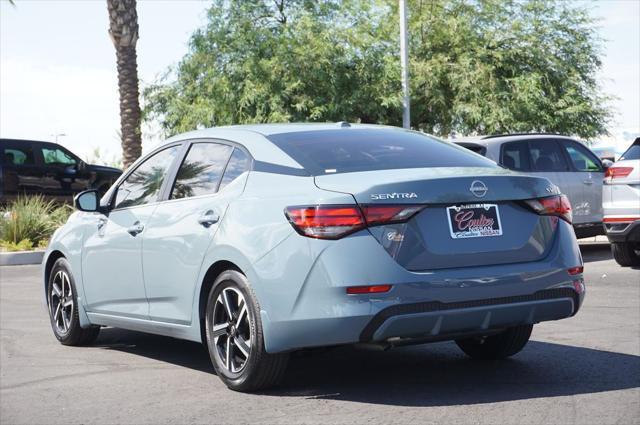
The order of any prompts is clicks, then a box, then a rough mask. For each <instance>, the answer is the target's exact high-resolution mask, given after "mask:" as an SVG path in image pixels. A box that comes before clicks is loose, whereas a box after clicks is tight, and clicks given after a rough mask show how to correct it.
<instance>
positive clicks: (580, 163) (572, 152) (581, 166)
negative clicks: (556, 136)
mask: <svg viewBox="0 0 640 425" xmlns="http://www.w3.org/2000/svg"><path fill="white" fill-rule="evenodd" d="M560 143H561V144H562V146H563V147H564V149H565V151H566V152H567V155H569V158H570V159H571V162H572V163H573V167H574V168H575V169H576V170H577V171H593V172H599V171H602V166H601V165H600V161H599V160H598V158H596V156H595V155H593V154H592V153H591V152H589V150H588V149H587V148H585V147H584V146H581V145H580V144H579V143H575V142H560Z"/></svg>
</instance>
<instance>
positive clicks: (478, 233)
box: [446, 203, 503, 239]
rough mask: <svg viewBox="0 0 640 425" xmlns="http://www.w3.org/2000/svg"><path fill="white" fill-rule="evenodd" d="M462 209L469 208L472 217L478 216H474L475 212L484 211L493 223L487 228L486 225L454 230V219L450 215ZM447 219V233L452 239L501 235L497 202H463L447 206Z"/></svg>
mask: <svg viewBox="0 0 640 425" xmlns="http://www.w3.org/2000/svg"><path fill="white" fill-rule="evenodd" d="M463 210H469V211H473V212H474V216H473V217H472V218H479V216H476V213H478V212H480V214H482V213H483V212H486V213H487V214H488V215H489V217H487V218H489V219H495V221H494V223H493V224H492V225H491V228H490V229H487V228H486V226H485V228H484V229H476V230H471V231H461V230H459V227H458V226H456V227H457V228H458V230H454V220H453V219H452V216H453V215H454V214H457V213H459V212H460V211H463ZM493 212H495V217H494V216H493ZM446 213H447V220H448V222H449V235H450V236H451V238H452V239H472V238H488V237H496V236H502V235H503V231H502V222H501V221H500V208H499V206H498V204H488V203H480V204H465V205H452V206H450V207H447V209H446ZM452 213H453V214H452Z"/></svg>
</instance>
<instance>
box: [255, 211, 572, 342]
mask: <svg viewBox="0 0 640 425" xmlns="http://www.w3.org/2000/svg"><path fill="white" fill-rule="evenodd" d="M301 240H303V241H304V243H308V244H309V246H308V247H307V248H306V252H309V254H310V255H309V258H305V256H304V253H305V250H304V249H302V248H301V247H300V246H299V245H298V242H299V241H301ZM316 246H318V247H319V249H318V251H319V252H314V251H315V247H316ZM287 252H290V253H289V254H287ZM271 255H274V256H278V257H279V258H283V257H284V258H291V259H292V261H291V262H290V263H289V264H290V265H289V266H288V267H287V273H286V277H284V278H283V277H282V275H280V274H279V273H274V270H273V269H269V268H267V267H266V266H268V265H269V264H274V261H275V259H272V258H271ZM294 258H295V261H294V260H293V259H294ZM264 264H265V271H266V272H269V273H270V274H266V273H265V274H262V273H258V279H260V278H261V277H263V276H266V277H265V278H263V279H264V280H262V283H263V284H262V285H255V286H254V287H255V289H256V293H257V295H258V299H259V300H260V301H261V308H262V310H261V318H262V323H263V329H264V332H265V347H266V349H267V351H268V352H272V353H273V352H281V351H288V350H295V349H299V348H306V347H317V346H330V345H341V344H352V343H358V342H373V341H375V342H378V341H386V340H388V339H390V338H405V337H406V338H414V337H415V338H421V339H427V340H428V339H433V340H436V339H437V340H447V339H455V338H457V337H459V335H460V334H462V333H464V334H471V335H473V334H486V333H489V332H490V331H492V330H499V329H503V328H506V327H510V326H516V325H519V324H531V323H538V322H542V321H547V320H557V319H562V318H566V317H570V316H572V315H574V314H576V313H577V311H578V309H579V308H580V305H581V303H582V300H583V297H584V281H583V277H582V275H576V276H571V275H569V273H568V272H567V269H568V268H571V267H576V266H580V265H582V259H581V257H580V251H579V249H578V245H577V242H576V239H575V235H574V232H573V229H572V228H571V226H570V225H569V224H568V223H565V222H561V223H560V225H559V227H558V231H557V233H556V240H555V242H554V245H553V247H552V248H551V250H550V252H549V254H548V255H547V256H546V258H544V259H543V260H541V261H536V262H529V263H513V264H503V265H492V266H473V267H463V266H462V265H461V266H462V267H457V268H452V269H440V270H434V271H425V272H421V273H416V272H409V271H407V270H406V269H404V268H402V267H401V266H399V265H398V264H397V263H396V262H395V261H394V260H393V259H392V258H391V257H390V256H389V255H388V254H387V252H386V251H384V249H383V248H382V247H381V245H380V244H379V243H378V242H377V241H375V239H373V238H372V237H371V236H370V235H368V234H366V233H362V234H354V235H352V236H351V237H348V238H345V239H342V240H340V241H338V242H333V241H331V243H327V242H323V241H316V240H308V239H303V238H302V237H299V238H298V237H295V238H290V239H289V240H287V241H285V242H284V243H282V244H281V245H280V246H279V248H278V250H274V252H273V253H272V254H270V255H269V256H266V257H265V258H264ZM257 265H261V263H258V264H257ZM258 270H260V269H258ZM261 275H262V276H261ZM267 278H271V279H273V280H269V279H267ZM276 279H277V280H276ZM376 284H392V285H393V287H392V289H391V290H390V291H389V292H387V293H381V294H367V295H347V294H346V291H345V289H346V287H348V286H355V285H376ZM576 288H578V289H579V291H577V290H576ZM267 289H268V292H267V291H266V290H267Z"/></svg>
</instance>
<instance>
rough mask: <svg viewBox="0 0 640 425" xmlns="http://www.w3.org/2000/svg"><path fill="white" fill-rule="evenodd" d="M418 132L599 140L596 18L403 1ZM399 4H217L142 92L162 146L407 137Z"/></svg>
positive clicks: (501, 0) (539, 2)
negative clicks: (204, 140) (284, 135)
mask: <svg viewBox="0 0 640 425" xmlns="http://www.w3.org/2000/svg"><path fill="white" fill-rule="evenodd" d="M409 17H410V22H409V29H410V62H411V63H410V66H411V68H410V73H411V92H412V93H411V95H412V99H411V107H412V117H411V123H412V126H413V127H415V128H419V129H422V130H424V131H427V132H430V133H434V134H440V135H448V134H450V133H451V132H458V133H462V134H470V133H482V134H489V133H503V132H525V131H548V132H559V133H566V134H576V135H579V136H582V137H587V138H588V137H592V136H595V135H597V134H600V133H603V132H604V131H605V125H606V123H607V120H608V118H609V112H608V109H607V98H606V97H605V96H603V95H602V94H601V92H600V88H599V85H598V82H597V80H596V73H597V71H598V69H599V67H600V65H601V63H600V59H599V54H600V47H601V46H600V43H601V42H600V39H599V38H598V36H597V34H596V28H595V24H594V21H593V19H592V18H591V17H590V16H589V14H588V11H586V10H585V9H582V8H580V7H577V6H576V5H575V4H572V3H569V2H564V1H557V0H527V1H515V0H476V1H472V0H412V1H409ZM398 31H399V30H398V10H397V2H396V0H376V1H366V0H345V1H340V0H275V1H272V0H242V1H232V0H215V1H214V2H213V5H212V6H211V8H210V9H209V11H208V24H207V25H206V26H205V27H204V28H201V29H199V30H197V31H196V32H195V33H194V35H193V36H192V38H191V42H190V49H189V53H188V54H187V55H186V56H185V57H184V58H183V60H182V61H181V62H180V64H179V65H178V67H177V68H176V69H175V70H171V71H170V72H168V73H167V74H166V75H165V76H164V77H163V78H162V79H160V80H159V81H157V82H156V83H154V84H152V85H150V86H148V87H147V88H146V89H145V91H144V97H145V104H146V107H145V116H146V119H147V120H153V119H158V120H159V121H160V123H161V124H162V126H163V128H164V129H165V131H166V132H167V133H168V134H175V133H179V132H183V131H186V130H192V129H194V128H196V127H198V126H205V127H206V126H213V125H226V124H238V123H255V122H283V121H340V120H346V121H353V122H369V123H381V124H392V125H400V124H401V122H402V111H401V99H400V69H399V68H400V66H399V34H398Z"/></svg>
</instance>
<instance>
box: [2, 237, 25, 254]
mask: <svg viewBox="0 0 640 425" xmlns="http://www.w3.org/2000/svg"><path fill="white" fill-rule="evenodd" d="M31 249H33V243H32V242H31V241H30V240H29V239H23V240H21V241H20V242H18V243H14V242H9V241H3V240H2V239H0V251H9V252H11V251H29V250H31Z"/></svg>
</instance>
